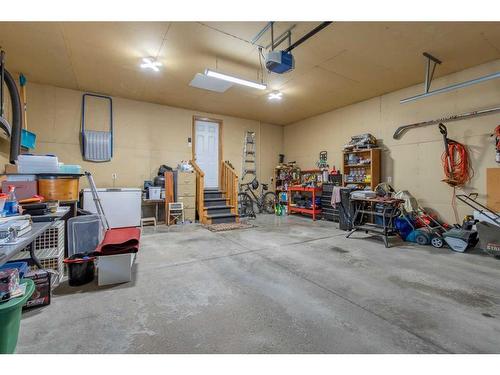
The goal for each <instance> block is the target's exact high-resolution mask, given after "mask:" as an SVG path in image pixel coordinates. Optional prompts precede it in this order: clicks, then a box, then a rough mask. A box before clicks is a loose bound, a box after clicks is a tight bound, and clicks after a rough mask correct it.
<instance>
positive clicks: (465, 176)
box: [441, 139, 474, 223]
mask: <svg viewBox="0 0 500 375" xmlns="http://www.w3.org/2000/svg"><path fill="white" fill-rule="evenodd" d="M441 161H442V162H443V169H444V174H445V176H446V179H444V180H443V181H444V182H446V183H447V184H448V185H450V186H451V187H453V196H452V199H451V206H452V207H453V212H454V214H455V219H456V221H457V223H458V222H459V216H458V210H457V202H456V188H457V187H458V188H460V187H462V186H464V185H465V184H467V182H469V181H470V179H471V178H472V177H473V176H474V169H472V165H471V162H470V157H469V151H468V150H467V147H466V146H465V145H463V144H461V143H459V142H457V141H453V140H451V139H448V152H446V151H445V152H443V155H442V156H441Z"/></svg>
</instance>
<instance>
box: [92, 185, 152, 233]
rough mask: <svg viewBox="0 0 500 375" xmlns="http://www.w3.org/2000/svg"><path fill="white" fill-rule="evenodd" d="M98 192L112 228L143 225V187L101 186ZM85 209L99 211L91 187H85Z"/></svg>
mask: <svg viewBox="0 0 500 375" xmlns="http://www.w3.org/2000/svg"><path fill="white" fill-rule="evenodd" d="M97 194H98V195H99V198H100V200H101V204H102V208H103V210H104V214H105V215H106V218H107V219H108V223H109V226H110V228H124V227H139V226H140V225H141V200H142V191H141V189H137V188H108V189H106V188H99V189H97ZM83 209H84V210H86V211H90V212H93V213H97V210H96V207H95V203H94V199H93V197H92V193H91V192H90V189H83Z"/></svg>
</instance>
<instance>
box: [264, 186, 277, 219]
mask: <svg viewBox="0 0 500 375" xmlns="http://www.w3.org/2000/svg"><path fill="white" fill-rule="evenodd" d="M262 202H263V208H264V210H263V211H265V212H267V213H268V214H274V208H275V206H276V202H277V198H276V194H274V193H273V192H272V191H269V192H267V193H266V194H264V199H263V200H262Z"/></svg>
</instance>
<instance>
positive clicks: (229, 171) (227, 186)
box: [191, 160, 239, 224]
mask: <svg viewBox="0 0 500 375" xmlns="http://www.w3.org/2000/svg"><path fill="white" fill-rule="evenodd" d="M191 165H192V166H193V168H194V170H195V173H196V201H197V202H196V211H197V213H198V220H199V222H200V223H201V224H219V223H235V222H238V221H239V215H238V176H237V175H236V172H235V171H234V169H233V168H232V167H231V166H230V165H229V164H228V163H226V162H222V163H221V168H220V182H219V189H206V188H205V174H204V173H203V171H202V170H201V169H200V167H199V166H198V165H197V164H196V162H195V161H194V160H191Z"/></svg>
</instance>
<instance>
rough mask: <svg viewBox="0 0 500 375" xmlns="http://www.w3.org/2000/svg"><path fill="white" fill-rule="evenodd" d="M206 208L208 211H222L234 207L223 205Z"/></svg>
mask: <svg viewBox="0 0 500 375" xmlns="http://www.w3.org/2000/svg"><path fill="white" fill-rule="evenodd" d="M204 208H205V209H207V210H221V209H224V208H234V206H229V205H228V206H226V205H222V206H209V207H204Z"/></svg>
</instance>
